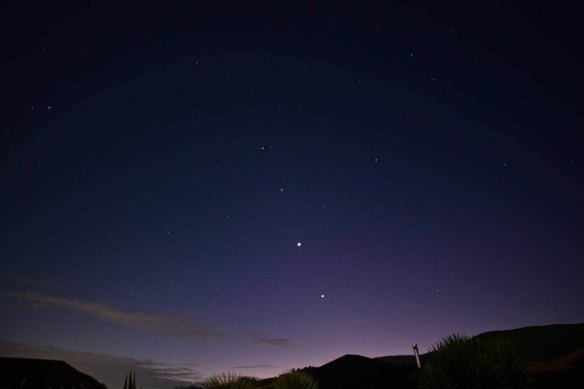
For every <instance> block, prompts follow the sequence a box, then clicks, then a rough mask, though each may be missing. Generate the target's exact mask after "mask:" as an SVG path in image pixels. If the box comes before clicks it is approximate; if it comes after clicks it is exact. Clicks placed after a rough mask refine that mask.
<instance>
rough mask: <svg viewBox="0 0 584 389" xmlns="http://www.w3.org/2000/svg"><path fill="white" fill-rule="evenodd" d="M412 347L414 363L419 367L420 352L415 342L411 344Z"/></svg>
mask: <svg viewBox="0 0 584 389" xmlns="http://www.w3.org/2000/svg"><path fill="white" fill-rule="evenodd" d="M412 349H414V356H415V357H416V365H417V366H418V369H419V368H420V353H419V352H418V345H417V344H416V343H414V344H413V345H412Z"/></svg>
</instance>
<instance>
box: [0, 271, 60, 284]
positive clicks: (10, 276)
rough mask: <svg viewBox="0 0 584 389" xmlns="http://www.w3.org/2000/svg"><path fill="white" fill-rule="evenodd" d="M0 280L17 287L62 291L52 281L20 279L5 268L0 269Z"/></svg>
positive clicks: (29, 278) (30, 278)
mask: <svg viewBox="0 0 584 389" xmlns="http://www.w3.org/2000/svg"><path fill="white" fill-rule="evenodd" d="M0 278H4V279H6V280H7V281H9V282H11V283H14V284H19V285H25V286H36V287H40V288H46V289H63V287H62V285H59V284H58V283H56V282H54V281H51V280H47V279H44V278H34V277H21V276H19V275H18V274H16V273H14V272H13V271H11V270H9V269H5V268H0Z"/></svg>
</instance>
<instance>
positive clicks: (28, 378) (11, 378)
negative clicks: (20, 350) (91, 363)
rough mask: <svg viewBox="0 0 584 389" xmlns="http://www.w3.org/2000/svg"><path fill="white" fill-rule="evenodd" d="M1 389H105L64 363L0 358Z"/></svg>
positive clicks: (91, 378)
mask: <svg viewBox="0 0 584 389" xmlns="http://www.w3.org/2000/svg"><path fill="white" fill-rule="evenodd" d="M0 372H2V373H1V374H0V389H12V388H21V389H47V388H55V389H60V388H63V389H72V388H77V389H79V388H83V389H105V386H104V385H102V384H100V383H99V382H97V381H96V380H95V379H94V378H93V377H91V376H89V375H87V374H83V373H81V372H79V371H77V370H75V369H74V368H73V367H71V366H70V365H68V364H67V363H65V362H63V361H56V360H48V359H28V358H3V357H0Z"/></svg>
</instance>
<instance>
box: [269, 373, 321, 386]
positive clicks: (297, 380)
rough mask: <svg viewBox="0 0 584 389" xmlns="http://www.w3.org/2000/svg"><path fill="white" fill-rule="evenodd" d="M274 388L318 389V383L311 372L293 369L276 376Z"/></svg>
mask: <svg viewBox="0 0 584 389" xmlns="http://www.w3.org/2000/svg"><path fill="white" fill-rule="evenodd" d="M274 389H318V384H317V383H316V381H315V380H314V378H312V376H310V375H309V374H307V373H304V372H302V371H299V370H291V371H289V372H287V373H284V374H281V375H280V376H278V378H276V381H274Z"/></svg>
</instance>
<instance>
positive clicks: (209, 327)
mask: <svg viewBox="0 0 584 389" xmlns="http://www.w3.org/2000/svg"><path fill="white" fill-rule="evenodd" d="M0 297H9V298H14V299H20V300H25V301H28V302H29V303H31V304H34V305H39V304H40V305H41V306H48V307H56V308H62V309H69V310H72V311H77V312H83V313H85V314H88V315H90V316H93V317H97V318H99V319H102V320H105V321H109V322H111V323H115V324H120V325H123V326H127V327H131V328H137V329H142V330H153V331H159V332H163V333H166V334H169V335H173V336H176V337H180V338H186V339H196V338H221V337H223V336H224V334H223V333H222V332H221V331H220V329H219V326H218V325H217V324H211V323H199V322H195V321H193V320H190V319H188V318H186V317H184V316H180V315H152V314H146V313H141V312H124V311H120V310H117V309H114V308H112V307H110V306H109V305H106V304H102V303H96V302H92V301H84V300H77V299H72V298H66V297H58V296H51V295H47V294H44V293H38V292H30V291H29V292H24V291H16V292H12V291H0Z"/></svg>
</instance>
